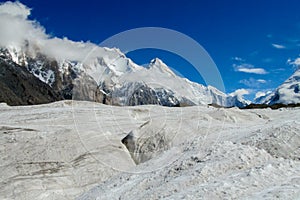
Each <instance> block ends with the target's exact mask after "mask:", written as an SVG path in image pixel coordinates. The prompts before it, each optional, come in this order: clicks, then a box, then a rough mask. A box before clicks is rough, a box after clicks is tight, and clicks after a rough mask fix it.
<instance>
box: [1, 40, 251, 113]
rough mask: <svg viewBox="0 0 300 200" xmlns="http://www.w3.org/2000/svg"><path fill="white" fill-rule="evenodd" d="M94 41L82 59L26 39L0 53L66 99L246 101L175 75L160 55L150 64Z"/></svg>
mask: <svg viewBox="0 0 300 200" xmlns="http://www.w3.org/2000/svg"><path fill="white" fill-rule="evenodd" d="M75 44H76V43H75ZM32 47H34V48H32ZM92 47H93V48H92V49H91V51H90V52H88V53H87V56H86V57H84V58H83V59H81V60H80V59H72V56H70V58H68V57H65V58H59V57H55V56H53V55H51V54H48V55H47V54H45V52H43V50H42V49H43V47H39V46H38V45H37V44H34V45H32V44H29V43H28V41H27V45H25V46H23V47H21V48H20V47H14V46H9V47H5V48H3V47H2V49H1V51H0V54H1V57H2V59H4V60H11V61H13V62H14V63H16V64H18V65H20V66H23V67H25V68H26V69H27V70H28V71H29V72H30V73H32V74H33V75H34V76H35V77H36V78H38V79H39V80H40V81H42V82H44V83H46V84H48V85H49V86H50V87H52V88H53V89H54V90H55V91H59V92H60V93H61V94H62V95H63V97H64V98H65V99H71V98H72V99H75V100H89V101H97V102H102V103H105V104H111V105H122V106H124V105H144V104H158V105H163V106H185V105H203V104H217V105H220V106H224V107H232V106H239V107H243V106H245V105H246V104H247V102H246V101H244V100H243V99H241V98H237V97H233V96H230V95H226V94H224V93H223V92H221V91H219V90H217V89H216V88H214V87H212V86H208V87H205V86H203V85H201V84H198V83H194V82H191V81H189V80H188V79H185V78H181V77H179V76H177V75H176V74H175V73H173V72H172V70H171V69H170V68H169V67H168V66H167V65H166V64H165V63H163V61H161V60H160V59H158V58H156V59H153V60H152V61H151V62H150V64H149V65H148V67H142V66H139V65H137V64H135V63H134V62H133V61H132V60H130V59H129V58H127V57H126V56H125V55H124V54H123V53H122V52H121V51H120V50H119V49H116V48H113V49H110V48H102V47H99V46H96V45H92ZM58 48H59V45H58ZM80 50H81V48H80V47H78V44H76V45H74V49H73V51H76V53H77V51H80Z"/></svg>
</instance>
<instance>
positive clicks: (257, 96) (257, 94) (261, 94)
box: [254, 92, 266, 99]
mask: <svg viewBox="0 0 300 200" xmlns="http://www.w3.org/2000/svg"><path fill="white" fill-rule="evenodd" d="M263 96H266V93H265V92H257V93H256V94H255V98H254V99H257V98H259V97H263Z"/></svg>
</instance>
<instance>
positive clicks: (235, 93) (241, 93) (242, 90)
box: [229, 88, 250, 97]
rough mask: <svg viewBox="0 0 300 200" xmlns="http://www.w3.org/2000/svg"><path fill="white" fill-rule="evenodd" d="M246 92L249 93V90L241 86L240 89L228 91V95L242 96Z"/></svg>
mask: <svg viewBox="0 0 300 200" xmlns="http://www.w3.org/2000/svg"><path fill="white" fill-rule="evenodd" d="M248 94H250V92H249V90H246V89H244V88H242V89H237V90H236V91H234V92H232V93H230V94H229V95H230V96H238V97H243V96H244V95H248Z"/></svg>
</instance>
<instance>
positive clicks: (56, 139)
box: [0, 101, 300, 200]
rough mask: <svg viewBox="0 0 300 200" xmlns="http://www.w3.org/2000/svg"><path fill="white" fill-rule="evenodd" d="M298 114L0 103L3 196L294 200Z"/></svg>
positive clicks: (299, 193)
mask: <svg viewBox="0 0 300 200" xmlns="http://www.w3.org/2000/svg"><path fill="white" fill-rule="evenodd" d="M299 113H300V112H299V108H295V109H279V110H269V109H265V110H240V109H236V108H231V109H223V108H221V109H218V108H214V107H207V106H194V107H184V108H169V107H161V106H151V105H148V106H135V107H117V106H107V105H103V104H98V103H93V102H82V101H80V102H76V101H62V102H55V103H52V104H44V105H39V106H25V107H9V106H7V105H5V104H0V124H1V125H0V143H1V146H0V155H1V156H0V163H1V165H0V177H1V179H0V196H1V199H3V200H6V199H7V200H8V199H36V200H39V199H43V200H48V199H60V200H64V199H75V198H76V197H77V198H78V199H120V198H121V199H201V198H202V199H299V197H300V178H299V174H300V162H299V159H300V158H299V155H300V152H299V145H300V136H299V132H300V122H299V117H300V116H299ZM130 135H131V136H133V137H131V138H130ZM124 138H126V139H124ZM130 144H131V145H132V148H129V146H130ZM149 159H150V160H149ZM137 164H138V165H137Z"/></svg>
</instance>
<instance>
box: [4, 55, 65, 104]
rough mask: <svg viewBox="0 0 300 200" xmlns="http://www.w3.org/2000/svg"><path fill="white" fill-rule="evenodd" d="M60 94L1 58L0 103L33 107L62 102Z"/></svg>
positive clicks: (24, 70) (23, 69)
mask: <svg viewBox="0 0 300 200" xmlns="http://www.w3.org/2000/svg"><path fill="white" fill-rule="evenodd" d="M62 99H63V97H62V95H61V94H60V93H59V92H56V91H54V90H53V89H52V88H51V87H50V86H49V85H47V84H46V83H43V82H42V81H40V80H39V79H37V78H36V77H35V76H34V75H32V74H31V73H29V72H28V71H27V70H26V69H25V68H24V67H21V66H19V65H17V64H15V63H14V62H12V61H9V60H5V59H3V58H0V102H6V103H7V104H8V105H33V104H42V103H50V102H54V101H58V100H62Z"/></svg>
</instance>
